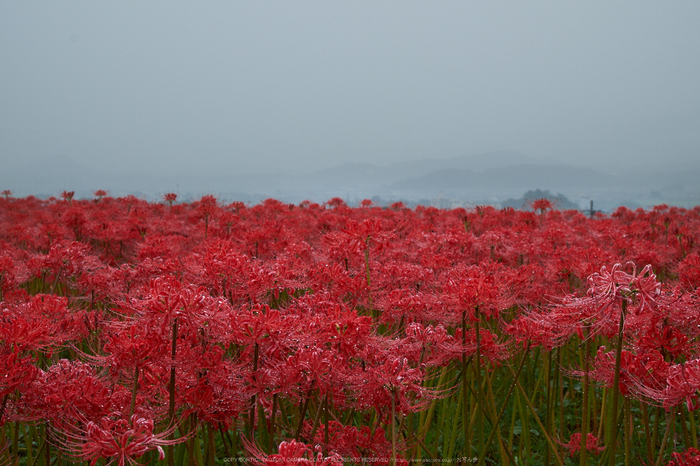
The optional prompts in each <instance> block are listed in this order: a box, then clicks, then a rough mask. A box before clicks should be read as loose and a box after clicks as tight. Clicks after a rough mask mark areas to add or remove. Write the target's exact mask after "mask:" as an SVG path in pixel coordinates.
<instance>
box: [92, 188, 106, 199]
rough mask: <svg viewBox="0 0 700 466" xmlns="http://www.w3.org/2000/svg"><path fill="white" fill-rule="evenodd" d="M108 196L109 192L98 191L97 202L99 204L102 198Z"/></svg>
mask: <svg viewBox="0 0 700 466" xmlns="http://www.w3.org/2000/svg"><path fill="white" fill-rule="evenodd" d="M106 195H107V191H105V190H104V189H98V190H97V191H95V197H96V198H97V199H96V200H97V201H98V202H99V201H101V200H102V198H103V197H105V196H106Z"/></svg>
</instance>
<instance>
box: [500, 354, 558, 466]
mask: <svg viewBox="0 0 700 466" xmlns="http://www.w3.org/2000/svg"><path fill="white" fill-rule="evenodd" d="M508 370H509V371H510V372H511V374H513V379H515V383H516V385H517V386H518V389H519V390H520V393H521V395H522V397H523V400H525V403H526V404H527V406H528V408H530V411H531V412H532V416H533V417H534V418H535V421H537V425H538V426H540V430H541V431H542V435H544V438H545V440H547V443H548V444H549V447H550V448H551V449H552V453H554V461H555V462H556V463H557V464H558V465H559V466H564V463H562V461H561V458H559V455H558V454H557V451H556V447H555V445H554V442H553V441H552V438H551V437H550V436H549V434H548V433H547V430H546V429H545V428H544V426H543V425H542V421H540V417H539V416H538V415H537V410H536V409H535V407H534V406H533V405H532V403H531V402H530V399H529V398H528V397H527V394H526V393H525V389H524V388H523V386H522V385H521V384H520V381H519V380H518V379H517V378H516V377H515V372H513V368H512V367H510V366H508Z"/></svg>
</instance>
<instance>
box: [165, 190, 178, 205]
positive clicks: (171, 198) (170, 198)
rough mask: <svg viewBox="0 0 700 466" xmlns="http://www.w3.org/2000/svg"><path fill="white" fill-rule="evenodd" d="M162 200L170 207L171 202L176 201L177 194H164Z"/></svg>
mask: <svg viewBox="0 0 700 466" xmlns="http://www.w3.org/2000/svg"><path fill="white" fill-rule="evenodd" d="M163 200H164V201H165V202H167V203H168V205H169V206H171V207H172V205H173V202H175V201H177V194H175V193H166V194H165V195H164V196H163Z"/></svg>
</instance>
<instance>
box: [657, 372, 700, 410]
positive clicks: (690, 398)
mask: <svg viewBox="0 0 700 466" xmlns="http://www.w3.org/2000/svg"><path fill="white" fill-rule="evenodd" d="M699 390H700V359H694V360H692V361H688V362H686V363H684V364H674V365H672V366H671V367H669V369H668V377H667V378H666V388H664V389H663V390H662V391H660V392H655V393H650V394H649V396H650V397H652V398H654V399H656V400H657V401H660V402H662V403H663V405H664V406H665V407H667V408H668V407H671V406H676V405H677V404H679V403H681V402H683V400H685V403H686V406H687V407H688V411H694V410H696V409H698V408H699V407H700V403H698V391H699ZM654 395H655V396H654Z"/></svg>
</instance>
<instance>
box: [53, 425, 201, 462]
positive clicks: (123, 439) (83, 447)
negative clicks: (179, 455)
mask: <svg viewBox="0 0 700 466" xmlns="http://www.w3.org/2000/svg"><path fill="white" fill-rule="evenodd" d="M175 428H176V426H173V427H170V428H169V429H167V430H165V431H163V432H161V433H159V434H154V433H153V421H152V420H151V419H144V418H141V417H139V416H137V415H133V416H131V419H130V420H128V421H127V420H126V419H124V418H122V417H117V418H112V417H104V418H102V419H100V420H99V421H97V422H92V421H88V422H87V423H86V425H85V427H84V428H77V427H75V428H73V429H71V430H69V431H67V432H64V434H65V435H66V438H65V440H63V441H62V442H61V443H62V447H63V448H65V449H66V450H68V451H69V452H70V453H71V454H72V455H74V456H75V457H76V458H77V459H78V460H81V461H86V460H88V461H91V462H90V464H91V465H93V466H94V465H95V464H96V463H97V461H98V460H99V459H100V458H106V459H107V460H108V462H107V464H113V463H115V462H116V463H117V464H118V465H119V466H125V465H127V464H128V465H135V464H137V463H136V461H135V459H136V458H140V457H141V456H143V454H144V453H146V452H147V451H150V450H154V449H155V450H158V456H159V458H160V459H161V460H163V459H165V451H164V450H163V446H164V445H175V444H177V443H181V442H183V441H185V440H186V439H187V437H186V436H185V437H181V438H179V439H175V440H167V437H168V436H170V435H171V434H172V433H173V432H174V431H175Z"/></svg>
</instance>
